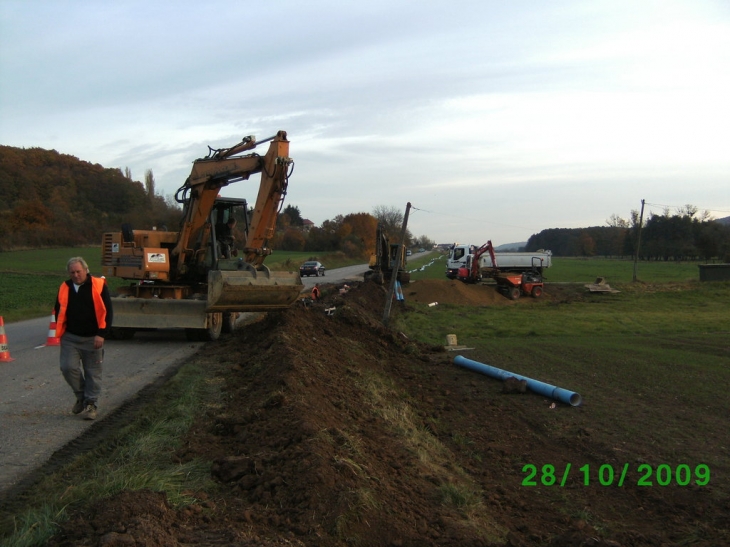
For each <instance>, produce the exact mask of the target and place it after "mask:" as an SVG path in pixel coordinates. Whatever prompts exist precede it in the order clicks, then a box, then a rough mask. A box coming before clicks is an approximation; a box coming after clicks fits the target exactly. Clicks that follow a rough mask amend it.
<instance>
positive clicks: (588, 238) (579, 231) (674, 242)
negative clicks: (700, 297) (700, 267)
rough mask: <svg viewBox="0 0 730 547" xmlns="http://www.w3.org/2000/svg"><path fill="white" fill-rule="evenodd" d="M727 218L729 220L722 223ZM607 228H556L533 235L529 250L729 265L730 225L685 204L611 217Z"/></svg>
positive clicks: (572, 254) (562, 254) (527, 246)
mask: <svg viewBox="0 0 730 547" xmlns="http://www.w3.org/2000/svg"><path fill="white" fill-rule="evenodd" d="M723 220H727V219H723ZM606 223H607V226H594V227H589V228H551V229H547V230H543V231H541V232H540V233H538V234H534V235H532V236H531V237H530V238H529V239H528V241H527V244H526V246H525V250H526V251H536V250H539V249H550V250H551V251H552V252H553V254H554V255H556V256H583V257H589V256H606V257H634V256H635V255H636V254H637V249H638V257H639V259H641V260H663V261H669V260H707V261H710V260H720V261H722V262H730V225H728V224H727V222H722V221H717V220H714V219H712V218H711V217H710V215H709V214H708V213H707V212H703V213H699V211H698V209H697V208H696V207H694V206H692V205H686V206H684V207H681V208H679V209H678V210H677V212H676V213H674V214H671V213H670V211H669V210H668V209H665V210H664V211H663V213H662V214H650V215H649V216H648V218H647V219H646V220H642V219H641V217H640V214H639V212H638V211H631V215H630V217H629V219H628V220H627V219H623V218H621V217H619V216H618V215H615V214H614V215H612V216H611V217H610V218H609V219H608V220H607V221H606Z"/></svg>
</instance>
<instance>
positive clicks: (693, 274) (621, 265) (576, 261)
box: [408, 252, 700, 284]
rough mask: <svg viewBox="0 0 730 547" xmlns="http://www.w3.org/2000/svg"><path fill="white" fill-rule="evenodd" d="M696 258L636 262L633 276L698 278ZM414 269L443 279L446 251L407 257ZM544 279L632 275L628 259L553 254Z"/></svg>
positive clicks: (416, 275) (614, 279) (624, 279)
mask: <svg viewBox="0 0 730 547" xmlns="http://www.w3.org/2000/svg"><path fill="white" fill-rule="evenodd" d="M698 264H699V263H697V262H655V261H652V262H639V263H638V264H637V269H636V270H637V271H636V278H637V280H638V281H646V282H650V283H658V282H665V281H693V280H694V281H696V280H699V278H700V273H699V268H698ZM424 265H426V267H425V268H424V270H423V271H415V272H413V273H412V274H411V277H412V279H414V280H417V279H445V278H446V276H445V271H446V255H443V254H440V253H436V252H433V253H430V254H429V256H428V258H426V259H418V260H413V261H409V263H408V269H409V270H414V269H419V268H421V267H422V266H424ZM544 277H545V280H546V281H548V282H560V283H592V282H593V281H595V279H596V278H598V277H604V278H605V279H606V281H607V282H608V283H610V284H613V283H628V282H630V281H632V280H633V278H634V262H633V261H632V260H623V259H613V258H564V257H553V265H552V267H551V268H549V269H546V270H545V272H544Z"/></svg>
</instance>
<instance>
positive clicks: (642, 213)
mask: <svg viewBox="0 0 730 547" xmlns="http://www.w3.org/2000/svg"><path fill="white" fill-rule="evenodd" d="M642 224H644V200H643V199H642V200H641V214H640V215H639V235H638V236H637V238H636V254H635V255H634V278H633V281H634V282H635V281H636V267H637V263H638V261H639V249H640V248H641V225H642Z"/></svg>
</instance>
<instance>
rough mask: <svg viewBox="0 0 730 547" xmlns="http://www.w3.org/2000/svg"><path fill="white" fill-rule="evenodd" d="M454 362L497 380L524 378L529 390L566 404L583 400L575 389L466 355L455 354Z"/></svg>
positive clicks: (575, 403) (572, 404)
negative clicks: (565, 387) (553, 384)
mask: <svg viewBox="0 0 730 547" xmlns="http://www.w3.org/2000/svg"><path fill="white" fill-rule="evenodd" d="M454 364H455V365H459V366H460V367H464V368H468V369H470V370H473V371H475V372H479V373H481V374H486V375H487V376H491V377H492V378H497V379H498V380H505V379H507V378H509V377H510V376H512V377H513V378H517V379H518V380H525V381H526V382H527V387H528V388H529V389H530V390H531V391H534V392H535V393H539V394H540V395H544V396H545V397H550V398H551V399H557V400H558V401H560V402H561V403H565V404H566V405H570V406H579V405H580V404H581V403H582V402H583V398H582V397H581V396H580V394H579V393H576V392H575V391H568V390H567V389H563V388H562V387H556V386H551V385H550V384H546V383H545V382H540V381H539V380H533V379H532V378H527V377H526V376H520V375H519V374H515V373H514V372H508V371H506V370H502V369H501V368H497V367H493V366H491V365H485V364H484V363H479V362H478V361H472V360H471V359H467V358H466V357H462V356H461V355H457V356H456V357H454Z"/></svg>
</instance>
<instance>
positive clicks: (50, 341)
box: [44, 310, 61, 346]
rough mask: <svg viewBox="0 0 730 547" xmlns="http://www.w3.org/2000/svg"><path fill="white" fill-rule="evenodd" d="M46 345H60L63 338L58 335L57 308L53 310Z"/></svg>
mask: <svg viewBox="0 0 730 547" xmlns="http://www.w3.org/2000/svg"><path fill="white" fill-rule="evenodd" d="M44 345H46V346H60V345H61V339H60V338H58V337H57V336H56V310H52V311H51V324H50V326H49V327H48V337H47V338H46V343H45V344H44Z"/></svg>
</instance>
